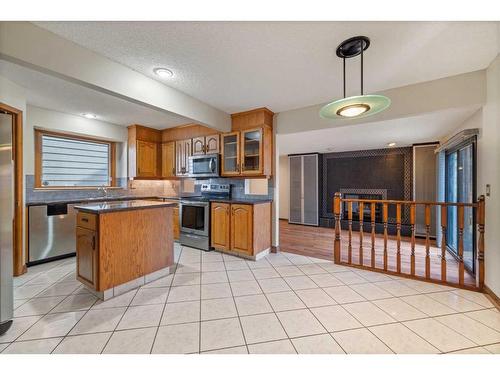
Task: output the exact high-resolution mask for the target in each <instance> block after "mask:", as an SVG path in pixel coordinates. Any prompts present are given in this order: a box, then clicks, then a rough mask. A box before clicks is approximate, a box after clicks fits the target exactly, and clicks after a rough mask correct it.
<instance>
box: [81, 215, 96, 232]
mask: <svg viewBox="0 0 500 375" xmlns="http://www.w3.org/2000/svg"><path fill="white" fill-rule="evenodd" d="M76 225H77V226H79V227H82V228H87V229H91V230H97V215H95V214H89V213H88V212H78V215H77V216H76Z"/></svg>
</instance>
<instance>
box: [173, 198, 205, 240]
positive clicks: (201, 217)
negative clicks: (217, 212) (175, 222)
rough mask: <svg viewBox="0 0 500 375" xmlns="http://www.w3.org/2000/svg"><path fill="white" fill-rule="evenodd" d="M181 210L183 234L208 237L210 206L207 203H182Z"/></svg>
mask: <svg viewBox="0 0 500 375" xmlns="http://www.w3.org/2000/svg"><path fill="white" fill-rule="evenodd" d="M180 208H181V209H180V212H179V216H180V217H179V219H180V223H181V232H184V233H193V234H198V235H202V236H208V234H209V232H208V231H209V225H208V222H209V218H208V215H209V204H208V203H207V202H188V201H181V205H180Z"/></svg>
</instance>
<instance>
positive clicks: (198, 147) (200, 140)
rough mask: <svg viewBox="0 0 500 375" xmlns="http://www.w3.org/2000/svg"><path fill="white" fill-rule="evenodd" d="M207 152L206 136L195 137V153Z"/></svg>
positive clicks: (202, 153)
mask: <svg viewBox="0 0 500 375" xmlns="http://www.w3.org/2000/svg"><path fill="white" fill-rule="evenodd" d="M204 154H205V137H197V138H193V155H204Z"/></svg>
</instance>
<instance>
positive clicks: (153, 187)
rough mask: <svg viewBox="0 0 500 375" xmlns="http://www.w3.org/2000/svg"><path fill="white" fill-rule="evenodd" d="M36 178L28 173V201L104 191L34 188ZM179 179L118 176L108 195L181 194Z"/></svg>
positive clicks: (83, 196)
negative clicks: (131, 178) (135, 178)
mask: <svg viewBox="0 0 500 375" xmlns="http://www.w3.org/2000/svg"><path fill="white" fill-rule="evenodd" d="M34 182H35V178H34V176H33V175H26V185H25V186H26V203H37V202H50V201H64V200H75V199H88V198H98V197H101V196H102V192H101V191H98V190H94V189H90V190H89V189H80V190H79V189H74V190H73V189H71V190H45V189H35V188H34ZM179 185H180V184H179V181H166V180H162V181H146V180H144V181H140V180H134V181H128V179H127V178H125V177H121V178H118V187H119V188H117V189H116V188H113V189H108V191H107V196H108V197H110V198H120V197H146V196H158V195H167V196H177V195H179Z"/></svg>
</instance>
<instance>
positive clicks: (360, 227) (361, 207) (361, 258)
mask: <svg viewBox="0 0 500 375" xmlns="http://www.w3.org/2000/svg"><path fill="white" fill-rule="evenodd" d="M364 209H365V207H364V203H363V202H359V264H360V265H363V219H364V216H365V211H364Z"/></svg>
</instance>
